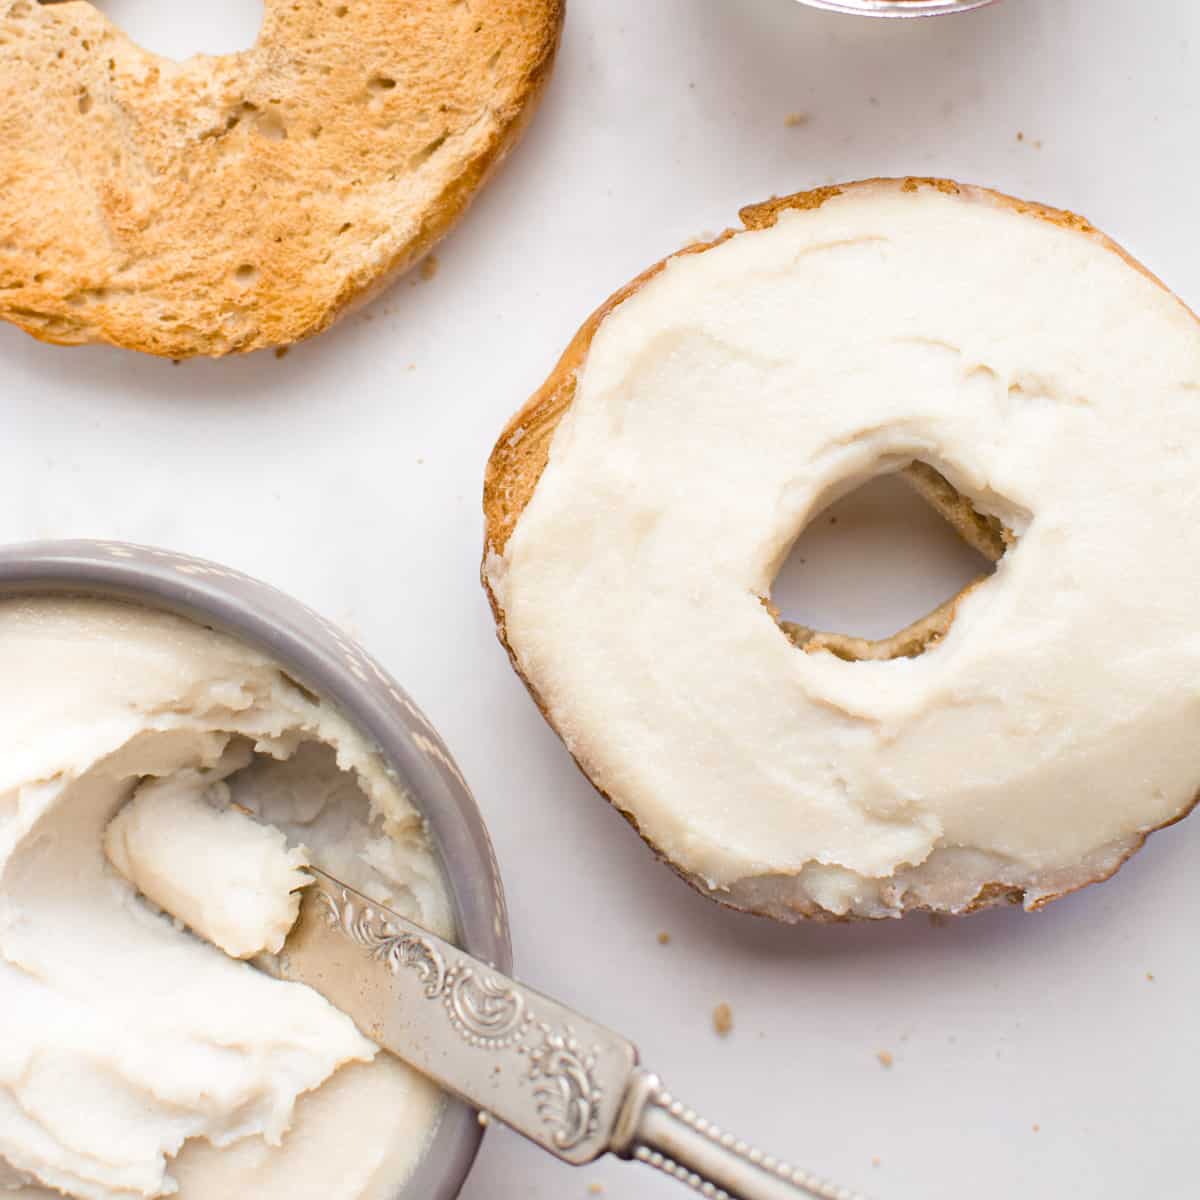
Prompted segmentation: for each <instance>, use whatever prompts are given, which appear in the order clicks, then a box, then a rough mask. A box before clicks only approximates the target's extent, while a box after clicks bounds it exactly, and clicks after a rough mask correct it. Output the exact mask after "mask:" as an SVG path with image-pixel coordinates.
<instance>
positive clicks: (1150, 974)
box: [1146, 971, 1154, 983]
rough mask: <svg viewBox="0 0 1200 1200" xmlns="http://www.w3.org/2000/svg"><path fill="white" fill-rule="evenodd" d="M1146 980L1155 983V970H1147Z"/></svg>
mask: <svg viewBox="0 0 1200 1200" xmlns="http://www.w3.org/2000/svg"><path fill="white" fill-rule="evenodd" d="M1146 982H1147V983H1153V982H1154V972H1153V971H1147V972H1146Z"/></svg>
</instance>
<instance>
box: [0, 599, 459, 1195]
mask: <svg viewBox="0 0 1200 1200" xmlns="http://www.w3.org/2000/svg"><path fill="white" fill-rule="evenodd" d="M0 670H2V674H3V679H4V681H5V684H6V686H5V687H3V688H0V728H3V729H4V731H5V732H4V741H3V752H2V753H0V1011H3V1013H4V1022H5V1035H4V1038H3V1039H0V1187H6V1188H14V1187H15V1188H16V1189H17V1190H16V1191H15V1193H14V1194H15V1195H17V1196H21V1197H25V1196H29V1197H33V1196H41V1195H43V1194H44V1193H45V1189H52V1190H55V1191H59V1192H62V1193H65V1194H67V1195H70V1196H78V1197H86V1198H89V1200H91V1198H96V1200H133V1198H135V1197H153V1196H161V1195H169V1194H172V1193H175V1192H176V1191H178V1193H179V1194H180V1195H182V1196H183V1197H184V1200H188V1198H189V1197H191V1198H192V1200H208V1198H210V1197H211V1198H216V1197H222V1198H224V1197H228V1196H231V1195H241V1196H251V1195H252V1196H255V1197H272V1196H280V1197H292V1196H297V1195H302V1194H303V1195H308V1194H314V1195H315V1194H320V1195H321V1196H322V1197H323V1198H326V1197H327V1198H329V1200H383V1198H384V1197H387V1196H390V1195H393V1194H394V1193H395V1191H396V1189H397V1187H398V1186H399V1185H400V1183H401V1182H402V1181H403V1179H404V1178H405V1177H406V1176H407V1174H408V1173H409V1172H410V1170H411V1169H412V1167H413V1166H414V1165H415V1163H416V1161H417V1160H418V1158H419V1157H420V1155H421V1152H422V1150H423V1147H424V1145H425V1144H426V1142H427V1140H428V1137H429V1135H430V1133H431V1132H432V1130H433V1128H434V1126H435V1125H436V1122H437V1118H438V1114H439V1112H440V1108H441V1097H440V1095H439V1093H438V1092H437V1091H436V1089H435V1088H434V1087H433V1086H432V1085H430V1084H429V1083H428V1082H426V1081H425V1080H424V1079H422V1078H421V1077H419V1076H417V1075H416V1074H415V1073H414V1072H412V1071H410V1070H408V1069H407V1068H406V1067H404V1066H403V1065H402V1064H400V1063H399V1062H398V1061H396V1060H395V1059H392V1058H391V1057H390V1056H388V1055H384V1054H380V1053H378V1052H377V1050H376V1048H375V1047H374V1046H373V1045H372V1044H371V1043H370V1042H368V1041H367V1040H366V1039H365V1038H363V1037H362V1036H361V1035H360V1034H359V1033H358V1032H357V1030H355V1028H354V1026H353V1024H352V1023H351V1022H350V1020H349V1018H347V1017H346V1016H344V1015H343V1014H341V1013H339V1012H337V1011H336V1010H335V1009H334V1008H332V1006H330V1005H329V1004H328V1003H327V1002H326V1001H325V1000H324V999H322V998H321V997H320V996H318V995H317V994H316V993H315V992H312V991H310V990H309V989H307V988H304V987H301V986H298V985H295V984H288V983H281V982H278V981H276V980H274V979H271V978H269V977H268V976H266V975H263V974H261V973H259V972H258V971H256V970H254V969H253V968H252V967H250V966H248V965H246V964H244V963H240V962H237V961H234V959H232V958H230V957H229V956H227V955H226V954H225V953H222V952H221V951H220V950H219V949H217V948H216V947H215V946H213V945H210V944H208V943H207V942H205V941H202V940H200V939H199V938H197V937H195V936H193V935H192V934H191V933H188V932H186V931H185V930H184V929H183V928H182V927H181V926H180V925H179V924H178V923H176V922H174V921H172V920H170V919H169V918H167V917H166V916H165V915H163V914H162V913H160V912H158V911H157V910H156V909H154V908H153V906H151V905H148V904H147V903H146V901H145V900H143V899H141V898H140V897H139V896H138V894H137V892H136V891H135V889H134V887H133V886H132V885H131V884H130V883H129V882H127V881H126V880H125V879H124V878H122V877H121V875H119V874H118V873H117V872H116V871H114V870H113V868H112V866H111V865H110V864H109V862H108V861H107V859H106V857H105V853H104V845H103V844H104V838H105V830H106V828H107V827H109V825H110V822H112V820H113V817H114V816H115V815H116V814H117V813H118V812H119V811H120V810H122V807H123V806H124V805H126V804H127V803H128V802H129V801H130V800H131V798H134V799H133V804H132V805H131V806H130V807H129V808H128V809H126V810H125V815H123V816H121V817H119V818H118V821H117V823H116V825H115V826H114V828H115V829H116V830H117V831H118V833H117V834H116V835H114V836H115V837H119V836H120V831H121V830H122V828H123V829H124V833H125V835H126V849H129V850H131V851H132V853H133V858H134V859H136V860H137V861H136V863H135V862H133V861H127V862H126V866H127V867H128V868H129V873H130V874H131V875H132V876H133V877H134V878H136V879H137V881H138V885H139V887H142V888H143V889H144V890H146V891H147V892H149V893H150V894H153V892H154V890H155V888H156V887H159V886H161V885H162V880H163V878H165V876H166V871H167V870H177V869H183V870H185V871H186V870H187V869H188V868H186V867H185V866H184V864H183V862H182V859H181V858H180V856H179V854H178V853H175V854H174V855H173V854H172V852H171V851H170V850H169V849H168V850H167V852H166V856H165V858H162V859H159V860H157V861H158V865H159V868H162V870H160V871H159V872H158V874H157V875H156V871H155V867H154V863H155V861H156V859H155V857H154V856H151V855H149V854H148V853H147V850H148V848H149V847H150V846H151V844H152V843H154V842H158V843H159V844H160V845H161V839H162V838H163V837H169V836H170V826H169V824H167V823H166V822H163V821H160V818H161V817H165V816H166V815H168V814H172V813H173V815H174V816H175V817H176V818H178V819H179V821H180V824H179V825H178V826H177V828H178V829H179V830H181V831H182V832H183V835H184V837H185V838H187V836H188V831H189V830H190V831H191V833H192V834H195V835H196V838H195V840H191V841H184V842H182V843H181V844H180V845H179V846H177V847H176V848H175V850H176V851H180V850H183V849H185V848H186V849H187V850H188V852H189V853H190V852H191V850H195V851H196V852H197V853H200V852H201V843H202V837H201V835H200V830H199V826H198V824H197V821H198V820H199V821H200V822H202V821H203V820H204V819H205V818H204V816H203V815H200V816H199V817H198V816H197V812H196V809H195V807H194V806H195V805H196V804H197V803H208V802H210V801H212V800H216V801H218V802H224V801H226V800H232V801H233V802H235V803H236V804H238V805H240V806H242V807H244V808H246V809H249V810H251V811H252V812H254V813H255V815H256V821H261V822H264V823H266V824H273V825H276V826H277V827H278V828H279V829H281V830H283V832H284V833H286V834H287V836H288V838H289V839H290V840H291V841H292V842H303V843H305V844H307V845H308V846H310V847H311V848H312V849H313V853H314V854H315V855H317V856H318V858H319V859H320V860H321V861H322V862H328V864H329V865H330V866H331V867H332V868H333V869H334V870H336V871H337V872H338V873H339V874H341V875H343V876H344V877H346V878H347V880H348V882H351V883H352V884H354V885H355V886H357V887H359V888H361V889H362V890H364V891H367V892H369V893H370V894H371V895H373V896H374V897H375V898H377V899H379V900H381V901H384V902H386V903H388V904H390V905H392V906H393V907H396V908H397V909H399V910H400V911H402V912H405V913H406V914H407V915H410V916H412V917H414V918H416V919H418V920H421V921H422V922H423V923H425V924H427V925H429V926H430V927H432V928H435V929H437V930H438V931H439V932H441V933H443V934H450V933H452V932H453V931H452V928H451V924H452V922H451V919H450V915H449V908H448V902H447V899H446V896H445V892H444V888H443V884H442V881H441V877H440V873H439V870H438V867H437V864H436V861H435V858H434V856H433V853H432V851H431V850H430V848H429V846H428V844H427V842H426V838H425V833H424V829H423V825H422V823H421V821H420V818H419V816H418V814H417V813H416V811H415V810H414V809H413V807H412V805H411V803H410V802H409V801H408V799H407V798H406V797H405V796H404V794H403V792H402V791H401V789H400V788H399V787H398V786H397V784H396V783H395V781H394V780H393V779H391V778H390V777H389V776H388V774H387V773H386V771H385V770H384V768H383V766H382V764H381V763H380V762H379V760H378V758H377V756H376V755H375V754H374V753H373V752H372V751H371V750H370V748H369V747H368V746H367V745H366V744H365V743H364V742H363V741H362V739H361V737H360V736H359V735H357V734H356V733H355V731H354V730H353V729H351V728H350V726H349V725H348V724H347V723H346V722H345V721H344V720H343V719H342V718H341V717H340V716H339V715H338V714H336V713H335V712H333V711H332V710H330V709H329V708H328V707H327V706H324V705H322V704H320V703H319V702H317V701H315V700H314V699H313V698H312V696H311V695H310V694H308V693H307V692H306V691H304V690H303V689H301V688H300V687H298V686H297V685H295V684H294V683H293V682H292V681H291V680H290V679H289V678H288V677H287V676H286V675H285V674H284V673H283V672H282V671H280V670H279V669H278V668H277V667H276V666H275V665H274V664H273V663H271V662H270V661H269V660H268V659H266V658H265V657H263V656H262V655H260V654H258V653H256V652H255V651H253V650H250V649H248V648H247V647H245V646H242V645H240V644H239V643H237V642H235V641H233V640H231V639H229V638H226V637H223V636H221V635H218V634H216V633H213V632H211V631H208V630H205V629H203V628H201V627H200V626H197V625H193V624H190V623H189V622H186V621H183V620H179V619H176V618H173V617H170V616H167V615H165V614H161V613H154V612H150V611H147V610H144V609H140V608H135V607H132V606H124V605H120V604H115V603H107V602H101V601H89V600H63V601H51V600H47V599H30V600H28V601H7V602H4V603H0ZM201 789H205V790H208V791H209V796H208V799H207V800H205V801H200V800H199V799H198V798H199V795H200V792H201ZM135 797H136V798H135ZM160 806H161V807H160ZM210 812H211V814H212V816H213V819H217V820H221V821H226V820H229V819H230V816H233V817H237V819H238V820H240V821H244V822H245V823H246V825H247V826H250V827H252V828H253V829H256V830H258V831H259V832H260V833H262V834H264V835H266V836H267V837H268V840H269V841H270V846H269V847H268V845H267V844H266V843H265V842H262V841H260V840H259V839H258V837H257V835H256V834H250V833H248V832H247V830H246V829H244V828H243V829H242V830H241V836H240V838H239V839H238V840H239V841H240V842H241V844H242V845H243V846H244V847H247V848H248V849H247V853H246V856H245V857H243V858H242V860H241V861H242V865H243V866H245V867H249V866H251V865H252V861H253V859H254V857H255V854H258V855H259V858H260V861H261V862H262V863H264V864H267V865H268V868H269V870H270V871H271V872H273V873H274V874H273V876H272V877H273V879H274V882H275V883H276V884H282V883H284V882H286V879H285V877H284V876H281V875H280V874H279V871H280V870H289V871H290V870H293V869H294V868H295V867H296V866H297V865H299V863H300V862H301V856H298V855H295V854H293V853H292V852H289V851H286V850H283V849H282V841H281V839H282V834H277V833H272V832H271V831H270V830H266V829H263V828H262V827H261V826H259V825H256V823H255V821H251V820H250V819H249V818H248V817H243V816H241V815H240V814H237V813H236V812H233V813H232V814H228V815H222V816H219V817H218V816H217V815H216V813H215V810H210ZM130 835H132V836H130ZM121 853H122V851H121V850H117V851H116V854H117V855H119V854H121ZM212 866H213V870H214V875H213V878H214V882H216V881H218V880H222V879H228V878H229V877H230V872H231V871H232V873H233V875H235V876H236V875H237V871H236V870H235V869H233V868H232V867H231V866H230V865H229V864H227V863H226V864H212ZM123 869H124V868H123ZM191 869H192V870H193V872H196V871H199V870H200V869H201V865H200V864H199V863H194V864H193V867H192V868H191ZM250 874H251V875H252V874H253V872H250ZM247 877H248V876H247ZM183 878H184V879H186V878H187V876H186V875H185V876H184V877H183ZM155 880H157V882H155ZM286 891H287V889H286V888H285V889H284V893H283V894H284V895H286ZM275 894H276V900H275V901H274V902H267V901H266V900H265V899H264V897H263V895H261V894H260V895H258V896H257V897H256V898H255V897H251V899H250V901H249V902H248V903H247V904H246V905H244V906H243V907H242V908H241V909H240V910H239V907H238V905H237V904H236V903H231V904H228V905H227V906H226V908H225V909H224V910H223V911H222V912H220V913H219V914H218V916H217V917H216V918H213V920H214V922H215V927H216V928H217V930H218V932H220V933H221V936H222V940H226V941H228V942H229V943H230V946H231V948H232V949H235V950H236V949H238V948H240V949H242V950H252V945H253V943H254V942H255V941H263V940H272V939H273V938H274V937H275V936H277V934H278V932H279V931H280V929H281V928H282V926H283V925H284V923H285V921H286V919H287V914H286V913H284V912H282V911H280V907H279V901H278V894H279V893H278V892H276V893H275ZM164 899H165V897H164ZM197 919H198V920H200V919H201V918H200V917H198V918H197ZM314 1188H316V1190H315V1191H314V1190H313V1189H314Z"/></svg>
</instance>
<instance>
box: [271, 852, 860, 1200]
mask: <svg viewBox="0 0 1200 1200" xmlns="http://www.w3.org/2000/svg"><path fill="white" fill-rule="evenodd" d="M309 870H310V872H311V874H312V875H313V878H314V883H313V884H312V885H311V886H310V887H308V888H306V889H305V890H304V895H303V900H302V903H301V906H300V917H299V920H298V921H297V923H296V926H295V928H294V929H293V930H292V933H291V935H290V937H289V938H288V940H287V944H286V945H285V947H284V949H283V951H282V953H280V954H279V955H277V956H273V957H270V958H263V959H260V960H256V962H255V965H256V966H258V967H259V968H260V969H262V970H266V971H268V972H270V973H271V974H273V975H275V976H277V977H278V978H281V979H288V980H293V981H295V982H298V983H305V984H307V985H309V986H310V987H312V988H314V989H315V990H316V991H318V992H320V993H321V994H322V995H323V996H325V997H326V999H328V1000H329V1001H330V1002H331V1003H333V1004H334V1005H336V1006H337V1007H338V1008H340V1009H341V1010H342V1011H343V1012H345V1013H347V1014H348V1015H349V1016H350V1017H351V1018H352V1019H353V1020H354V1022H355V1023H356V1024H357V1025H358V1027H359V1028H360V1029H361V1030H362V1031H363V1033H364V1034H366V1036H367V1037H369V1038H371V1039H372V1040H373V1041H374V1042H376V1043H378V1044H379V1045H380V1046H382V1047H383V1048H384V1049H386V1050H390V1051H391V1052H392V1053H393V1054H395V1055H396V1056H397V1057H399V1058H402V1059H403V1060H404V1061H405V1062H407V1063H409V1064H411V1065H412V1066H414V1067H416V1068H417V1069H418V1070H419V1071H422V1072H423V1073H424V1074H426V1075H428V1076H429V1077H430V1078H431V1079H433V1080H435V1081H436V1082H437V1083H439V1084H441V1085H442V1087H444V1088H445V1089H446V1090H447V1091H450V1092H453V1093H454V1094H455V1095H457V1096H459V1097H461V1098H462V1099H464V1100H466V1101H467V1102H468V1103H470V1104H473V1105H474V1106H476V1107H477V1108H479V1109H481V1110H482V1111H484V1112H487V1113H489V1114H490V1115H491V1116H493V1117H495V1118H496V1119H498V1120H500V1121H502V1122H504V1124H506V1125H508V1126H510V1127H511V1128H513V1129H515V1130H516V1131H517V1132H518V1133H520V1134H523V1135H524V1136H525V1137H527V1138H529V1139H530V1140H532V1141H534V1142H536V1143H537V1144H538V1145H540V1146H542V1147H544V1148H545V1149H546V1150H549V1151H550V1152H551V1153H552V1154H554V1155H556V1156H557V1157H559V1158H560V1159H563V1160H564V1161H565V1162H569V1163H573V1164H575V1165H580V1164H583V1163H588V1162H592V1161H594V1160H595V1159H597V1158H599V1157H600V1156H601V1155H603V1154H607V1153H613V1154H616V1155H618V1156H620V1157H622V1158H626V1159H632V1160H635V1161H637V1162H644V1163H647V1164H648V1165H650V1166H652V1167H656V1168H657V1169H658V1170H660V1171H664V1172H665V1173H666V1174H668V1175H670V1176H672V1177H673V1178H675V1179H678V1180H680V1181H681V1182H682V1183H686V1184H688V1185H689V1186H690V1187H692V1188H693V1189H694V1190H695V1191H697V1192H699V1193H700V1195H702V1196H704V1197H706V1198H707V1200H800V1198H801V1197H805V1198H808V1200H813V1198H814V1197H815V1198H817V1200H856V1198H855V1197H854V1196H853V1194H852V1193H850V1192H847V1191H844V1190H843V1189H841V1188H838V1187H835V1186H833V1185H831V1184H828V1183H824V1182H822V1181H821V1180H818V1179H815V1178H813V1177H812V1176H810V1175H808V1174H806V1173H805V1172H803V1171H798V1170H795V1169H793V1168H791V1167H788V1166H786V1165H784V1164H783V1163H781V1162H778V1161H777V1160H775V1159H773V1158H771V1157H769V1156H767V1155H764V1154H761V1153H759V1151H757V1150H753V1149H751V1148H750V1147H749V1146H747V1145H746V1144H745V1143H744V1142H741V1141H738V1140H737V1139H735V1138H733V1137H731V1136H730V1135H728V1134H725V1133H722V1132H721V1130H719V1129H717V1128H716V1127H715V1126H714V1125H711V1124H709V1123H708V1122H707V1121H705V1120H703V1119H702V1118H700V1117H698V1116H697V1115H696V1114H695V1113H694V1112H692V1110H691V1109H688V1108H685V1107H684V1106H683V1105H682V1104H680V1103H679V1102H678V1101H677V1100H675V1099H674V1098H672V1097H671V1096H670V1095H668V1094H667V1093H666V1092H665V1091H664V1090H663V1088H662V1085H661V1084H660V1082H659V1080H658V1078H657V1077H656V1076H654V1075H651V1074H649V1073H648V1072H646V1071H643V1070H641V1069H639V1068H638V1065H637V1064H638V1054H637V1049H636V1047H635V1046H634V1045H633V1044H632V1043H631V1042H629V1041H627V1040H626V1039H625V1038H622V1037H620V1036H619V1035H618V1034H615V1033H613V1032H612V1031H611V1030H608V1029H606V1028H604V1026H602V1025H597V1024H596V1023H595V1022H593V1021H590V1020H588V1019H587V1018H586V1017H584V1016H581V1015H580V1014H579V1013H577V1012H574V1011H572V1010H571V1009H569V1008H567V1007H566V1006H565V1005H562V1004H559V1003H558V1002H557V1001H556V1000H551V999H550V998H549V997H548V996H544V995H542V994H541V993H540V992H536V991H534V990H533V989H532V988H529V987H526V986H525V985H524V984H521V983H517V982H516V981H515V980H512V979H509V978H508V977H507V976H504V975H501V974H500V973H499V972H497V971H496V970H494V969H493V968H492V967H490V966H488V965H487V964H486V963H483V962H480V961H479V960H478V959H475V958H472V957H471V956H470V955H469V954H465V953H464V952H463V951H461V950H459V949H458V948H457V947H455V946H453V945H451V944H450V943H449V942H446V941H443V940H442V939H441V938H438V937H436V936H435V935H433V934H431V933H429V932H427V931H426V930H424V929H421V928H420V927H419V926H417V925H414V924H413V923H412V922H410V921H408V920H406V919H405V918H404V917H402V916H400V914H399V913H396V912H393V911H392V910H391V909H390V908H386V907H384V906H383V905H381V904H378V903H376V902H374V901H372V900H371V899H369V898H368V897H366V896H364V895H362V894H361V893H360V892H356V891H355V890H354V889H353V888H350V887H348V886H346V885H345V884H343V883H341V882H340V881H339V880H337V879H335V878H334V877H333V876H331V875H328V874H326V873H325V872H324V871H320V870H318V869H316V868H312V867H310V868H309Z"/></svg>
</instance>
